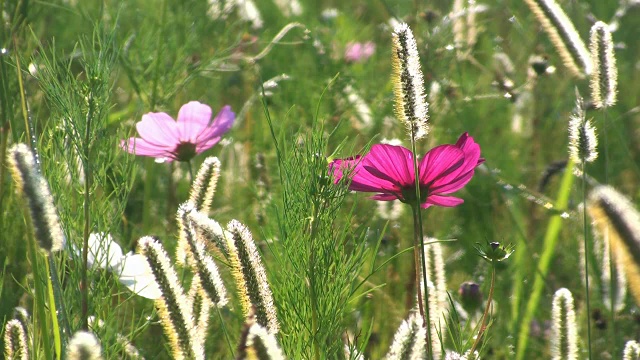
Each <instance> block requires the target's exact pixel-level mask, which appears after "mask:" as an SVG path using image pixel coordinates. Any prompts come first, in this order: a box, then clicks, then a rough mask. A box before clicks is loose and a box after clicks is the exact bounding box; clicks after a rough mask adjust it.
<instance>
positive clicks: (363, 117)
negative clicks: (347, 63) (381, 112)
mask: <svg viewBox="0 0 640 360" xmlns="http://www.w3.org/2000/svg"><path fill="white" fill-rule="evenodd" d="M344 94H345V95H346V96H347V101H348V102H349V105H350V106H351V107H353V110H354V112H355V114H356V118H357V120H358V121H354V122H352V125H353V127H354V128H355V129H357V130H368V129H370V128H371V127H372V126H373V118H372V112H371V107H369V105H368V104H367V103H366V102H365V101H364V99H363V98H362V96H360V94H359V93H358V92H357V91H356V90H355V89H354V88H353V86H351V85H347V86H345V88H344Z"/></svg>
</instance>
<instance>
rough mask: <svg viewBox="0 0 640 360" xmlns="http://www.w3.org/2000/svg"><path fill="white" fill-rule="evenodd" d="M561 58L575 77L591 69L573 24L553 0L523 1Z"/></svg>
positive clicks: (589, 59)
mask: <svg viewBox="0 0 640 360" xmlns="http://www.w3.org/2000/svg"><path fill="white" fill-rule="evenodd" d="M524 2H525V3H526V4H527V6H529V9H531V12H533V14H534V15H535V17H536V19H537V20H538V21H539V22H540V24H541V25H542V29H543V30H544V31H545V32H546V33H547V36H549V38H550V39H551V43H552V44H553V46H554V47H555V48H556V51H557V52H558V54H559V55H560V58H561V59H562V63H563V64H564V66H565V67H566V68H567V69H568V70H569V72H571V74H573V75H574V76H577V77H580V78H582V77H584V74H586V75H589V74H591V71H592V63H591V56H590V55H589V51H588V50H587V47H586V45H585V44H584V42H583V41H582V38H580V34H578V31H576V28H575V26H573V23H572V22H571V20H570V19H569V17H567V14H565V12H564V11H563V10H562V8H561V7H560V5H558V4H557V3H556V2H555V1H554V0H525V1H524Z"/></svg>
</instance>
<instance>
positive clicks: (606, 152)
mask: <svg viewBox="0 0 640 360" xmlns="http://www.w3.org/2000/svg"><path fill="white" fill-rule="evenodd" d="M602 112H603V116H604V124H603V126H602V132H603V137H604V147H603V148H604V150H603V151H604V183H605V185H609V146H608V145H609V136H608V133H609V132H608V131H607V124H608V121H607V120H608V119H607V107H605V108H604V109H603V111H602ZM607 246H608V247H609V279H610V281H609V298H610V299H611V304H610V312H611V327H610V328H611V334H610V335H611V341H610V344H611V353H612V354H617V353H618V350H617V349H616V308H615V302H614V301H613V291H614V288H615V286H614V284H613V279H614V277H613V275H614V274H613V267H614V262H613V254H612V252H611V242H610V241H607Z"/></svg>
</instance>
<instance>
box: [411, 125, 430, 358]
mask: <svg viewBox="0 0 640 360" xmlns="http://www.w3.org/2000/svg"><path fill="white" fill-rule="evenodd" d="M411 152H412V153H413V173H414V178H415V182H416V185H415V186H416V202H415V204H411V210H413V256H414V259H415V265H416V287H417V292H418V308H419V309H420V315H421V316H422V322H423V324H424V326H425V327H426V328H427V331H426V334H427V338H426V341H427V357H428V359H433V348H432V347H433V344H432V343H431V316H430V313H429V286H428V283H427V264H426V261H425V258H424V256H425V255H424V236H423V233H422V213H421V212H420V199H421V197H420V172H419V169H418V157H417V154H416V140H415V134H414V132H413V131H412V132H411ZM418 244H419V246H418ZM418 258H420V259H421V262H419V261H418ZM420 266H421V267H422V271H420ZM420 272H422V281H423V284H424V300H423V298H422V291H421V286H420ZM425 305H426V306H425Z"/></svg>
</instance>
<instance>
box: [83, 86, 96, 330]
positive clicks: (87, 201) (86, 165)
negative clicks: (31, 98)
mask: <svg viewBox="0 0 640 360" xmlns="http://www.w3.org/2000/svg"><path fill="white" fill-rule="evenodd" d="M87 103H88V105H89V109H88V110H87V117H86V119H87V124H86V127H85V132H84V143H83V144H82V147H83V153H84V154H82V155H83V164H82V168H83V169H82V170H83V171H84V194H83V197H84V204H83V208H84V209H83V210H84V230H83V240H84V242H83V246H82V279H81V284H82V318H81V319H80V320H81V321H82V322H81V323H82V329H84V330H88V329H89V322H88V321H89V320H88V316H89V282H88V281H87V274H88V272H89V235H90V232H91V208H90V205H91V196H90V195H91V194H90V191H91V182H92V181H91V180H92V179H91V175H92V173H91V161H90V158H89V157H90V155H91V139H92V133H91V130H92V128H91V122H92V120H93V115H94V110H95V109H94V106H95V100H94V98H93V92H90V93H89V99H88V101H87Z"/></svg>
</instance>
